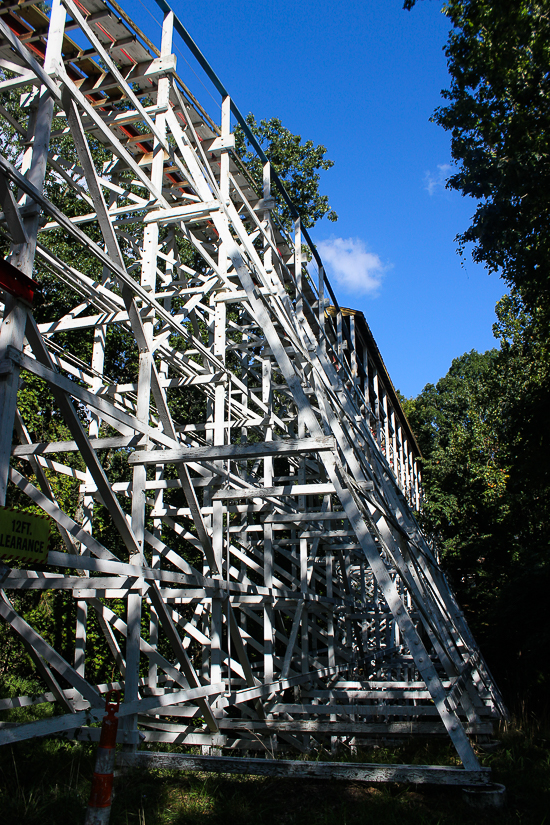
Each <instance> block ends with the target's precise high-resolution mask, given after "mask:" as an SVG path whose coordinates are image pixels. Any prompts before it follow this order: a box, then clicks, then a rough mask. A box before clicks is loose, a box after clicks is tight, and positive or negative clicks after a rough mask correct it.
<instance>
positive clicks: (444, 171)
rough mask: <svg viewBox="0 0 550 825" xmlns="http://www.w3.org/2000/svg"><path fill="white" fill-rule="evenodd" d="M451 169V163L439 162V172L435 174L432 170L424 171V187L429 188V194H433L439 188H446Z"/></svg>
mask: <svg viewBox="0 0 550 825" xmlns="http://www.w3.org/2000/svg"><path fill="white" fill-rule="evenodd" d="M450 171H451V165H450V164H449V163H438V164H437V172H434V173H433V174H432V172H425V173H424V189H426V190H427V192H428V194H429V195H433V194H434V192H436V191H437V189H439V188H441V189H444V188H445V183H446V182H447V178H448V177H449V172H450Z"/></svg>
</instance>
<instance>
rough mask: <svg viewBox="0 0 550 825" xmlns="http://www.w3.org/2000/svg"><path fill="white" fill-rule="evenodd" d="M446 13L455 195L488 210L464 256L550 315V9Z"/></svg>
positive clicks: (479, 7) (515, 4)
mask: <svg viewBox="0 0 550 825" xmlns="http://www.w3.org/2000/svg"><path fill="white" fill-rule="evenodd" d="M413 5H414V0H409V1H408V2H407V3H405V8H411V7H412V6H413ZM443 13H444V14H445V15H447V17H448V18H449V19H450V21H451V23H452V25H453V29H452V31H451V33H450V35H449V39H448V43H447V47H446V55H447V58H448V68H449V73H450V77H451V85H450V88H449V89H448V90H446V91H444V92H443V97H444V98H445V99H446V100H447V105H445V106H442V107H440V108H438V109H437V110H436V112H435V114H434V120H435V122H436V123H439V124H440V125H441V126H443V128H445V129H447V130H448V131H449V132H450V133H451V138H452V140H451V151H452V157H453V159H454V160H455V161H456V163H457V166H458V168H457V170H456V172H455V173H454V174H453V175H451V177H450V178H449V181H448V184H447V185H448V186H449V188H451V189H456V190H457V191H459V192H461V193H462V194H463V195H468V196H470V197H473V198H475V199H476V200H477V202H478V204H477V208H476V211H475V214H474V215H473V218H472V223H471V226H470V227H469V228H468V229H466V231H464V232H462V233H461V234H459V235H458V236H457V239H458V242H459V245H460V248H461V250H462V249H464V247H465V245H466V244H469V243H472V244H473V253H472V254H473V258H474V260H475V261H477V262H480V263H483V264H485V265H486V266H487V268H488V269H489V270H491V271H498V272H499V273H500V274H501V275H502V277H503V278H504V279H505V281H506V282H507V284H508V285H509V286H510V287H512V288H516V289H518V290H519V291H520V293H521V295H522V297H523V299H524V301H526V302H527V305H528V306H529V307H530V308H533V307H535V306H536V305H537V304H538V303H540V302H541V301H543V303H544V304H545V305H546V306H547V307H548V306H550V295H549V291H548V267H549V264H550V236H549V233H548V218H549V212H550V195H549V192H550V71H549V66H550V0H536V2H533V0H499V2H495V0H466V2H463V1H462V0H448V2H447V3H446V5H445V6H444V8H443Z"/></svg>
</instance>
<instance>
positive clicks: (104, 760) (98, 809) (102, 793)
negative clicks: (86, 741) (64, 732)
mask: <svg viewBox="0 0 550 825" xmlns="http://www.w3.org/2000/svg"><path fill="white" fill-rule="evenodd" d="M119 707H120V690H110V691H109V692H108V693H107V697H106V700H105V710H106V716H104V717H103V723H102V725H101V736H100V738H99V747H98V749H97V754H96V760H95V771H94V776H93V779H92V791H91V793H90V801H89V802H88V810H87V811H86V819H85V820H84V825H108V823H109V816H110V815H111V803H112V801H113V770H114V767H115V750H116V732H117V730H118V716H116V715H115V714H116V713H117V711H118V709H119Z"/></svg>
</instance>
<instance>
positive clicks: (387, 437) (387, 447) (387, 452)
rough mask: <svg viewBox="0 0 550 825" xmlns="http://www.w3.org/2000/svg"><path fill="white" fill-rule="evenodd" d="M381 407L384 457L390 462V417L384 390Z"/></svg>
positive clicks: (386, 395)
mask: <svg viewBox="0 0 550 825" xmlns="http://www.w3.org/2000/svg"><path fill="white" fill-rule="evenodd" d="M382 405H383V410H384V455H385V456H386V460H387V461H388V463H389V461H390V417H389V410H388V393H387V392H386V390H385V388H384V394H383V396H382Z"/></svg>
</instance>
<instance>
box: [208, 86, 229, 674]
mask: <svg viewBox="0 0 550 825" xmlns="http://www.w3.org/2000/svg"><path fill="white" fill-rule="evenodd" d="M230 132H231V99H230V98H229V97H228V96H226V97H225V98H224V99H223V101H222V119H221V133H222V137H226V136H228V135H229V134H230ZM229 185H230V180H229V154H228V152H222V153H221V158H220V194H221V196H222V198H223V199H224V200H225V201H226V202H227V201H229ZM218 266H219V269H220V272H222V273H226V272H227V250H226V249H225V245H224V244H223V243H222V244H221V245H220V248H219V253H218ZM214 307H215V316H214V341H213V354H214V355H215V356H216V357H217V358H219V359H220V360H221V361H223V362H224V363H225V358H226V322H227V311H226V304H225V303H224V302H223V301H214ZM230 391H231V387H230V386H228V384H227V382H226V380H225V376H223V377H222V380H221V381H218V383H217V384H216V386H215V388H214V444H216V445H219V444H225V443H226V417H225V404H226V394H227V393H228V392H230ZM228 435H229V433H227V436H228ZM220 466H221V463H220ZM227 540H228V541H229V532H228V534H227ZM212 549H213V551H214V557H215V559H216V564H217V567H218V571H219V575H220V577H221V576H222V575H223V556H224V553H223V550H224V504H223V502H222V501H213V502H212ZM227 550H228V551H229V547H228V548H227ZM229 556H230V553H229V552H227V553H226V564H228V563H229ZM226 572H228V571H226ZM229 635H230V634H229V631H228V633H227V638H228V640H229ZM222 636H223V610H222V600H221V598H219V597H213V598H212V611H211V619H210V680H211V682H221V681H222V655H223V654H222ZM228 647H229V642H228ZM229 669H230V665H229V663H228V674H229Z"/></svg>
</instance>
